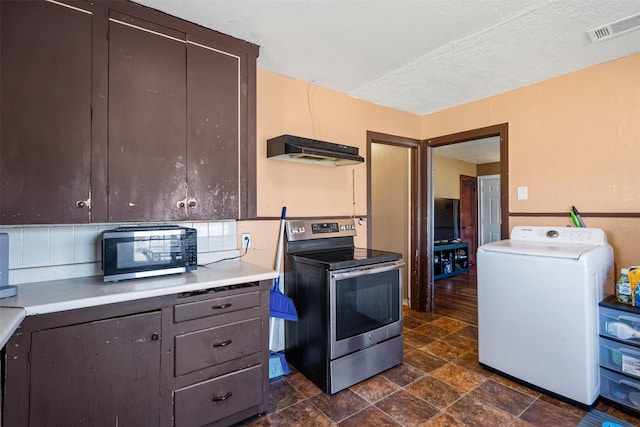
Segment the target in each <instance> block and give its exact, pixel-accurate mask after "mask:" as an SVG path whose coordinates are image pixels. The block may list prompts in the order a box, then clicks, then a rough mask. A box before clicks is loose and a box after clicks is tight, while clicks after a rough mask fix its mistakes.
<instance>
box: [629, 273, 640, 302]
mask: <svg viewBox="0 0 640 427" xmlns="http://www.w3.org/2000/svg"><path fill="white" fill-rule="evenodd" d="M629 285H630V286H631V297H632V304H633V305H634V306H636V307H640V267H631V268H629Z"/></svg>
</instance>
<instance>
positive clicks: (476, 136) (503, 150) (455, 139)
mask: <svg viewBox="0 0 640 427" xmlns="http://www.w3.org/2000/svg"><path fill="white" fill-rule="evenodd" d="M491 137H497V138H498V139H499V152H500V163H499V173H498V174H497V175H498V179H499V180H500V186H499V189H498V193H499V208H500V211H501V217H500V218H499V236H500V238H506V236H508V230H509V224H508V215H507V212H508V206H509V204H508V203H509V200H508V181H507V180H508V124H506V123H503V124H500V125H495V126H488V127H485V128H480V129H474V130H470V131H465V132H460V133H455V134H450V135H444V136H440V137H437V138H431V139H428V140H427V141H426V142H427V145H428V149H427V159H428V161H427V164H428V165H429V170H428V172H427V175H428V176H429V177H430V178H431V179H430V180H429V182H430V187H431V191H430V192H428V193H427V194H429V198H430V200H429V201H428V203H427V206H428V208H427V226H426V228H427V230H433V218H432V217H433V198H434V194H435V191H434V185H435V180H436V178H435V177H434V167H433V165H434V158H435V155H436V153H435V151H436V149H437V148H438V147H447V146H452V145H454V144H462V143H472V141H477V140H481V139H485V138H491ZM477 175H478V174H476V176H477ZM463 180H464V184H463ZM468 181H469V180H468V179H463V178H462V177H461V178H460V189H461V191H469V192H470V191H473V190H472V189H469V188H467V190H462V188H463V185H465V186H469V187H473V186H474V185H473V184H470V183H468ZM474 181H475V179H474ZM476 186H477V184H476ZM476 197H477V196H476ZM476 206H478V205H476ZM468 209H472V208H468ZM480 209H481V208H479V207H478V208H476V216H477V213H478V212H480V214H481V215H482V211H480ZM471 214H473V212H472V213H471ZM431 234H432V233H429V235H428V239H427V248H428V249H427V258H428V259H430V260H431V259H433V255H434V252H433V245H434V239H433V236H432V235H431ZM469 234H474V235H475V236H479V234H478V230H477V227H476V229H474V230H469ZM476 239H478V240H476V248H477V245H478V244H479V242H480V240H479V237H476ZM473 255H474V261H473V262H474V263H475V250H474V251H473ZM426 286H427V306H426V307H425V310H426V311H430V312H433V311H434V310H435V295H434V292H435V287H434V280H433V274H431V275H429V277H428V283H427V285H426Z"/></svg>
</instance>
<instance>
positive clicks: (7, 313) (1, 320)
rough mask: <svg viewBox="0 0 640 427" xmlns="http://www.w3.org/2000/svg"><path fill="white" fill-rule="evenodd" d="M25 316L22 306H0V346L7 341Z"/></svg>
mask: <svg viewBox="0 0 640 427" xmlns="http://www.w3.org/2000/svg"><path fill="white" fill-rule="evenodd" d="M25 316H26V312H25V310H24V308H18V307H0V348H2V347H4V345H5V344H6V343H7V341H9V338H11V335H13V333H14V332H15V331H16V329H18V326H20V323H22V320H24V318H25Z"/></svg>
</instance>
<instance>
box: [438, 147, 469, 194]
mask: <svg viewBox="0 0 640 427" xmlns="http://www.w3.org/2000/svg"><path fill="white" fill-rule="evenodd" d="M437 151H438V149H437V148H436V155H435V156H434V157H433V195H434V196H435V197H444V198H448V199H459V198H460V175H467V176H476V165H474V164H473V163H469V162H463V161H461V160H455V159H450V158H448V157H442V156H438V155H437Z"/></svg>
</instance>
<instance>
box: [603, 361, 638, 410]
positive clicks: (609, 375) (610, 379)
mask: <svg viewBox="0 0 640 427" xmlns="http://www.w3.org/2000/svg"><path fill="white" fill-rule="evenodd" d="M600 395H601V396H602V397H605V398H607V399H609V400H611V401H614V402H617V403H619V404H621V405H624V406H626V407H629V408H631V409H635V410H636V411H640V381H638V380H634V379H632V378H629V377H626V376H624V375H622V374H618V373H616V372H611V371H609V370H607V369H601V370H600Z"/></svg>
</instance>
